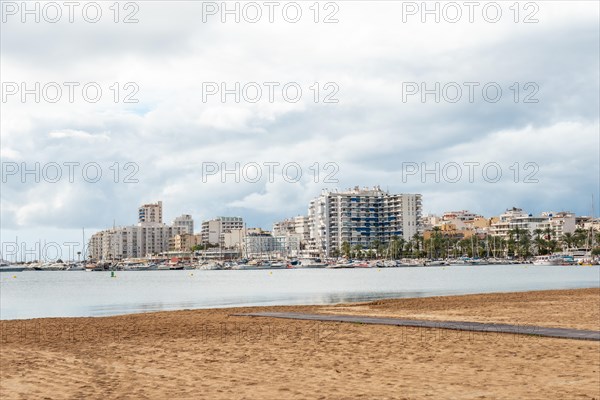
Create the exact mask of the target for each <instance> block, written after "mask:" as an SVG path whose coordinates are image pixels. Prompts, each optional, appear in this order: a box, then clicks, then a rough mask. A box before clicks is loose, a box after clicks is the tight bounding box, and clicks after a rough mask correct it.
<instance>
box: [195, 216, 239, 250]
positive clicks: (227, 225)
mask: <svg viewBox="0 0 600 400" xmlns="http://www.w3.org/2000/svg"><path fill="white" fill-rule="evenodd" d="M243 228H244V219H243V218H242V217H217V218H214V219H211V220H208V221H203V222H202V230H201V235H202V243H203V244H220V245H221V246H224V245H225V237H224V235H225V233H231V231H233V230H236V229H243Z"/></svg>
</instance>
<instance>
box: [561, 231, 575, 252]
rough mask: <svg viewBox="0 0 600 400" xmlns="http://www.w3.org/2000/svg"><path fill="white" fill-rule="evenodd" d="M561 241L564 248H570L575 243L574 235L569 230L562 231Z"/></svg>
mask: <svg viewBox="0 0 600 400" xmlns="http://www.w3.org/2000/svg"><path fill="white" fill-rule="evenodd" d="M561 241H562V243H563V244H564V245H565V246H566V250H570V249H571V248H572V247H573V245H574V244H575V235H573V234H572V233H570V232H567V233H564V234H563V235H562V238H561Z"/></svg>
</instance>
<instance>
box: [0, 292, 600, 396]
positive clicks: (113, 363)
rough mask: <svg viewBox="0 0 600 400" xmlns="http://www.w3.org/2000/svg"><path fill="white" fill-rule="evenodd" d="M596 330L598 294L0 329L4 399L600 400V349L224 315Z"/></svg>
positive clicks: (19, 324) (151, 316)
mask: <svg viewBox="0 0 600 400" xmlns="http://www.w3.org/2000/svg"><path fill="white" fill-rule="evenodd" d="M257 311H293V312H307V313H323V314H356V315H370V316H395V317H403V318H415V319H426V320H460V321H474V322H496V323H510V324H517V325H523V326H531V325H537V326H547V327H563V328H576V329H591V330H599V329H600V289H581V290H563V291H541V292H523V293H501V294H483V295H467V296H451V297H430V298H417V299H397V300H382V301H376V302H372V303H359V304H343V305H334V306H332V305H329V306H294V307H261V308H258V307H253V308H235V309H210V310H186V311H173V312H157V313H147V314H135V315H125V316H115V317H102V318H47V319H34V320H21V321H19V320H15V321H1V323H0V329H1V330H0V336H1V348H0V398H2V399H3V400H4V399H67V398H69V399H72V398H75V399H78V398H81V399H112V398H131V399H166V398H171V399H192V398H193V399H204V398H206V399H284V398H285V399H287V398H296V399H307V398H316V399H359V398H363V399H371V398H377V399H425V398H431V399H439V398H452V399H515V398H528V399H550V398H556V399H566V398H568V399H575V398H576V399H600V342H591V341H580V340H569V339H555V338H541V337H535V336H526V335H513V334H506V333H501V334H500V333H493V332H486V333H474V332H461V331H449V330H442V329H424V328H407V327H394V326H378V325H365V324H354V323H329V322H314V321H296V320H282V319H273V318H250V317H236V316H231V314H233V313H241V312H257Z"/></svg>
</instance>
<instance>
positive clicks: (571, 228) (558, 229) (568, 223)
mask: <svg viewBox="0 0 600 400" xmlns="http://www.w3.org/2000/svg"><path fill="white" fill-rule="evenodd" d="M542 217H545V218H547V220H546V221H544V222H542V223H541V224H540V225H539V229H541V230H542V231H544V232H546V231H547V230H548V229H550V231H551V232H552V237H553V238H560V237H561V236H562V235H564V234H565V233H573V232H575V229H577V224H576V223H575V219H576V217H575V214H573V213H571V212H568V211H562V212H559V213H555V212H544V213H542Z"/></svg>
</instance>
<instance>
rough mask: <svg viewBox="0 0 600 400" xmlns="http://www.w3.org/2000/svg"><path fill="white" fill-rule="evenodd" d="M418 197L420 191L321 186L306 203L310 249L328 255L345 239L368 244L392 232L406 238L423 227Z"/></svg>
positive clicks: (385, 240)
mask: <svg viewBox="0 0 600 400" xmlns="http://www.w3.org/2000/svg"><path fill="white" fill-rule="evenodd" d="M421 201H422V200H421V195H420V194H389V193H387V192H384V191H383V190H381V188H379V187H378V186H376V187H374V188H372V189H369V188H359V187H355V188H354V189H348V190H346V191H341V192H340V191H328V190H324V191H323V192H322V193H321V195H320V196H319V197H316V198H315V199H313V200H312V201H311V202H310V204H309V210H308V220H309V221H308V222H309V229H310V244H311V247H312V249H311V250H314V251H315V252H316V253H319V254H324V255H326V256H331V255H332V254H333V252H334V250H338V251H341V250H342V244H343V243H344V242H348V243H349V244H350V245H351V246H355V245H361V246H362V247H363V248H367V247H369V246H370V245H371V243H372V242H373V241H375V240H378V241H380V242H382V243H384V244H385V243H389V242H390V241H391V240H392V239H393V238H394V237H395V236H397V237H401V238H404V239H405V240H409V239H410V238H411V237H412V236H413V235H415V234H417V233H420V232H421V231H422V226H421V210H422V203H421Z"/></svg>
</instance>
